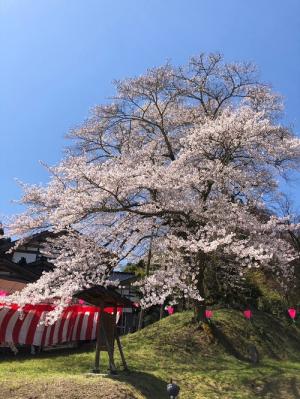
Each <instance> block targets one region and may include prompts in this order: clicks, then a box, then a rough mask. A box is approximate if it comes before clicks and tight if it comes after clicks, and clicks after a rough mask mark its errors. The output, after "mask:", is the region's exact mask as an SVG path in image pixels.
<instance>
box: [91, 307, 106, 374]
mask: <svg viewBox="0 0 300 399" xmlns="http://www.w3.org/2000/svg"><path fill="white" fill-rule="evenodd" d="M103 312H104V306H103V303H101V305H100V310H99V312H98V322H97V343H96V353H95V366H94V369H93V373H95V374H99V373H100V347H101V325H102V318H103Z"/></svg>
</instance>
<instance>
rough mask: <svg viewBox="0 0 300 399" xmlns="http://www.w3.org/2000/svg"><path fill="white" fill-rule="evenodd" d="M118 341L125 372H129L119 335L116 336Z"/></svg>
mask: <svg viewBox="0 0 300 399" xmlns="http://www.w3.org/2000/svg"><path fill="white" fill-rule="evenodd" d="M116 341H117V344H118V348H119V352H120V355H121V359H122V363H123V367H124V370H125V371H129V369H128V366H127V363H126V359H125V356H124V352H123V348H122V345H121V341H120V337H119V335H117V336H116Z"/></svg>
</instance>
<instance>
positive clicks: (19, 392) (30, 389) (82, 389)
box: [1, 377, 142, 399]
mask: <svg viewBox="0 0 300 399" xmlns="http://www.w3.org/2000/svg"><path fill="white" fill-rule="evenodd" d="M1 398H5V399H82V398H84V399H141V398H142V396H140V395H139V394H136V393H134V392H133V391H132V390H131V389H130V388H129V387H127V386H126V385H125V384H123V383H120V382H118V381H112V380H110V379H108V378H101V377H90V378H88V377H86V378H84V377H83V378H80V379H78V378H76V379H72V378H67V379H62V378H55V379H49V380H47V381H44V380H41V379H38V380H26V381H22V380H19V381H14V382H13V383H12V381H11V380H2V381H1Z"/></svg>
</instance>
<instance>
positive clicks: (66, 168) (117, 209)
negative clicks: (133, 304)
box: [10, 54, 300, 317]
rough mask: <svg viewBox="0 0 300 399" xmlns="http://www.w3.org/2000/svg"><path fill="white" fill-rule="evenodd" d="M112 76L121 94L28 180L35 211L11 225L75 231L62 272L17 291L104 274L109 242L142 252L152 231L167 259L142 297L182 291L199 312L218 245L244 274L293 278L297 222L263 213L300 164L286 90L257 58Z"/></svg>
mask: <svg viewBox="0 0 300 399" xmlns="http://www.w3.org/2000/svg"><path fill="white" fill-rule="evenodd" d="M115 85H116V96H115V97H114V98H113V99H112V100H111V102H110V103H107V104H104V105H99V106H96V107H95V108H94V109H93V111H92V113H91V115H90V117H89V118H88V119H87V120H86V121H85V122H84V123H83V124H82V125H81V126H79V127H78V128H76V129H74V130H72V131H71V132H70V134H69V137H71V138H72V139H73V140H74V145H72V147H71V148H69V150H68V151H67V154H66V156H65V158H64V159H63V160H62V161H61V163H59V164H58V165H57V166H54V167H48V169H49V172H50V174H51V180H50V182H49V183H48V184H47V185H46V186H27V185H24V186H23V187H24V195H23V198H22V200H21V203H22V204H25V205H27V210H26V211H25V212H24V213H23V214H22V215H19V216H16V217H15V218H14V220H13V221H12V223H11V226H10V229H11V232H12V233H13V234H16V235H19V236H26V235H28V234H30V233H32V232H37V231H40V230H43V229H52V230H53V231H61V230H65V229H70V231H77V232H79V234H73V233H72V234H70V238H68V235H66V236H64V240H63V242H60V246H59V248H60V255H59V256H57V257H56V258H55V259H54V263H55V266H56V268H55V270H54V271H53V272H52V274H45V275H44V276H42V278H41V279H40V280H39V281H38V282H37V283H36V284H35V286H34V287H32V288H31V287H30V286H29V287H28V288H27V289H26V290H25V291H24V292H23V293H21V294H20V295H19V298H17V297H15V298H14V300H20V301H23V302H24V301H26V300H27V299H28V298H30V300H31V301H39V300H41V299H43V300H44V299H45V296H47V295H48V296H49V297H56V298H57V297H60V298H67V297H70V296H71V295H72V293H73V291H74V290H75V289H79V288H83V287H87V286H90V285H91V284H93V283H99V282H101V283H103V282H104V280H105V279H106V277H107V276H108V271H109V270H111V269H112V268H113V267H114V266H115V262H112V261H111V260H110V261H109V262H104V261H103V259H111V258H110V257H109V256H107V253H113V254H114V255H113V256H114V259H115V257H117V258H118V261H121V260H124V259H127V260H131V259H132V258H138V257H143V256H144V254H145V253H147V251H148V247H149V244H150V242H151V243H152V244H151V245H152V246H153V253H155V254H156V256H157V257H158V258H159V261H158V264H159V265H160V267H159V269H157V270H156V271H155V272H154V273H153V274H152V275H150V276H147V277H146V278H145V279H144V280H143V282H142V285H141V290H142V292H143V299H142V305H143V306H145V307H147V306H151V305H154V304H162V303H165V302H166V301H171V302H172V301H173V302H176V299H177V298H178V297H180V298H182V297H185V298H189V299H192V300H193V301H195V306H196V309H197V312H198V314H199V315H200V317H201V309H202V313H203V308H204V307H203V304H204V296H205V292H204V287H203V276H204V273H205V270H206V268H207V267H209V264H210V262H209V260H210V259H211V257H212V256H216V257H218V258H221V259H223V260H224V264H226V262H228V264H230V268H229V270H232V267H233V266H234V267H235V270H236V271H237V273H238V274H240V275H243V274H244V273H245V271H246V270H247V269H248V268H252V267H255V268H256V267H262V268H267V269H270V270H273V271H274V272H275V273H277V274H278V276H284V277H285V278H287V277H288V276H289V275H290V273H291V269H290V268H289V264H290V262H291V260H292V259H293V258H294V257H295V256H296V255H295V253H294V251H293V249H292V247H290V246H289V245H288V243H287V242H286V241H285V240H284V239H283V235H284V232H285V231H286V230H287V229H293V228H296V226H294V225H293V224H292V223H287V220H286V218H280V217H277V216H275V215H273V216H269V217H267V218H264V217H261V214H263V213H264V210H265V208H266V202H267V201H268V200H269V199H270V198H272V197H273V196H275V195H277V194H278V192H279V187H278V179H279V178H280V177H281V176H285V175H286V174H287V173H288V172H289V171H290V170H295V169H297V168H298V167H299V156H300V141H299V139H298V138H297V137H296V136H295V135H294V134H293V132H292V131H291V130H290V129H289V128H287V127H285V126H283V125H282V124H280V122H279V120H280V119H279V118H280V115H281V112H282V110H283V106H282V101H281V98H280V96H279V95H277V94H275V93H273V92H272V90H271V88H270V87H269V86H268V85H266V84H263V83H261V82H259V80H258V79H257V73H256V70H255V67H254V66H253V65H252V64H249V63H230V64H229V63H226V62H225V61H224V59H223V58H222V56H221V55H219V54H209V55H204V54H202V55H200V56H198V57H195V58H192V59H191V60H190V61H189V63H188V65H186V66H183V67H173V66H172V65H171V64H167V65H164V66H162V67H159V68H153V69H150V70H148V71H147V72H146V73H145V74H144V75H142V76H140V77H136V78H132V79H126V80H123V81H117V82H115ZM52 245H54V246H55V244H53V243H52ZM104 249H105V250H104ZM103 251H105V254H103ZM104 264H105V265H106V267H104V266H103V267H102V266H101V265H104ZM83 265H84V266H83ZM98 265H99V268H98ZM89 267H90V268H91V270H92V271H91V274H89V273H87V271H88V270H89ZM225 275H226V274H225ZM74 276H76V279H75V284H74ZM87 276H89V277H87ZM91 276H92V278H91ZM230 278H231V277H230V273H228V275H227V276H226V279H228V284H230Z"/></svg>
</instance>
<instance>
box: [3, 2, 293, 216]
mask: <svg viewBox="0 0 300 399" xmlns="http://www.w3.org/2000/svg"><path fill="white" fill-rule="evenodd" d="M0 51H1V55H0V57H1V62H0V120H1V123H0V129H1V130H0V217H1V214H2V215H3V214H4V215H5V214H12V213H14V212H18V211H19V210H20V209H19V207H18V206H17V205H12V204H11V203H10V201H11V200H13V199H17V198H19V196H20V190H19V188H18V187H17V185H16V183H15V180H14V178H19V179H21V180H23V181H25V182H29V183H39V182H46V181H47V173H46V172H45V171H44V170H43V168H42V166H40V165H39V163H38V161H39V160H44V161H46V162H47V163H49V164H54V163H56V162H57V161H58V160H59V159H60V158H61V157H62V150H63V147H64V146H65V145H66V142H65V140H64V135H65V134H66V133H67V132H68V130H69V129H70V128H71V127H73V126H75V125H76V124H78V123H80V122H81V121H83V120H84V119H85V118H86V117H87V115H88V112H89V109H90V108H91V107H92V106H94V105H95V104H97V103H101V102H102V101H104V100H105V98H107V97H109V96H110V95H112V94H113V93H114V91H113V86H112V84H111V82H112V80H113V79H116V78H117V79H119V78H123V77H128V76H132V75H136V74H142V73H143V72H144V71H145V69H146V68H147V67H152V66H156V65H160V64H162V63H164V62H165V61H166V60H168V59H171V60H172V61H173V62H174V63H176V64H181V63H185V62H186V61H187V59H188V57H189V56H191V55H196V54H199V53H200V52H212V51H220V52H222V53H223V54H224V55H225V57H226V59H227V60H229V61H230V60H232V61H235V60H237V61H238V60H242V61H243V60H248V61H253V62H255V63H256V64H258V66H259V68H260V71H261V76H262V78H263V80H265V81H268V82H271V83H272V84H273V86H274V88H275V90H276V91H279V92H281V93H282V94H283V96H284V97H285V100H286V120H287V121H288V122H289V123H291V124H293V125H294V127H295V130H296V131H297V132H298V133H300V95H299V93H300V1H299V0H285V1H283V0H251V1H245V0H244V1H242V0H0ZM289 190H291V192H292V193H293V195H294V197H295V200H296V202H297V203H298V205H300V199H299V200H297V196H299V194H300V181H298V182H297V181H295V182H294V183H293V186H292V188H291V189H289Z"/></svg>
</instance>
